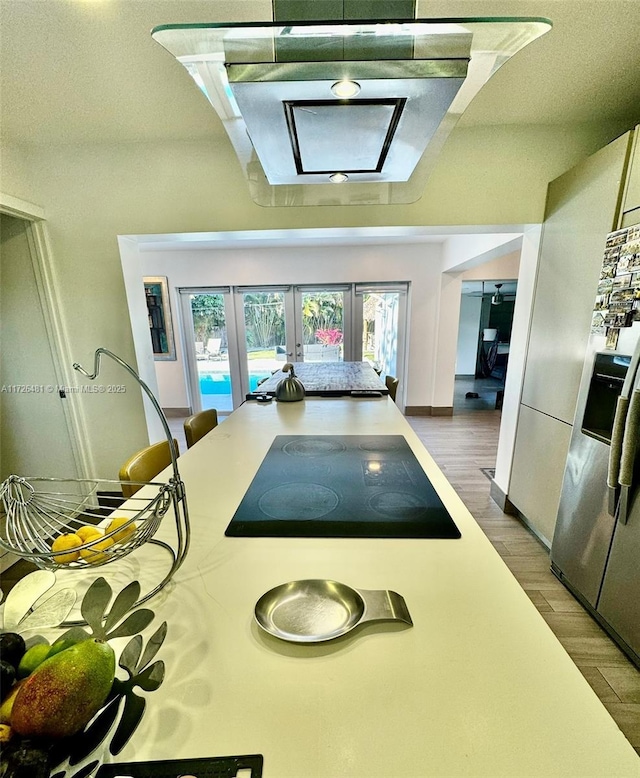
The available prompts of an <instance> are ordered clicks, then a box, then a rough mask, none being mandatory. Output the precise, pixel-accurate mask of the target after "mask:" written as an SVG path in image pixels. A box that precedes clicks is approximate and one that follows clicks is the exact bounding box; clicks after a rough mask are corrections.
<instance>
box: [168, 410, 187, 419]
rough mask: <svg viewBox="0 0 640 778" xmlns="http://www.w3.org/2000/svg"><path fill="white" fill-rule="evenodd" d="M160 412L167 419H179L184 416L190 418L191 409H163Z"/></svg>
mask: <svg viewBox="0 0 640 778" xmlns="http://www.w3.org/2000/svg"><path fill="white" fill-rule="evenodd" d="M162 412H163V413H164V415H165V416H166V417H167V419H181V418H183V417H184V416H191V413H192V411H191V408H163V409H162Z"/></svg>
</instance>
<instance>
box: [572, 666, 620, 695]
mask: <svg viewBox="0 0 640 778" xmlns="http://www.w3.org/2000/svg"><path fill="white" fill-rule="evenodd" d="M578 669H579V670H580V672H581V673H582V675H584V677H585V678H586V679H587V681H588V682H589V684H590V686H591V688H592V689H593V691H594V692H595V693H596V694H597V695H598V697H599V698H600V700H601V702H621V700H620V698H619V697H618V695H617V694H616V693H615V691H614V689H612V688H611V686H610V685H609V683H607V680H606V678H605V677H604V676H603V674H602V673H601V672H600V669H599V668H597V667H585V666H584V665H579V666H578Z"/></svg>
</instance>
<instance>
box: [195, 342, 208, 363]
mask: <svg viewBox="0 0 640 778" xmlns="http://www.w3.org/2000/svg"><path fill="white" fill-rule="evenodd" d="M206 358H207V355H206V353H205V350H204V343H203V342H202V341H201V340H196V359H206Z"/></svg>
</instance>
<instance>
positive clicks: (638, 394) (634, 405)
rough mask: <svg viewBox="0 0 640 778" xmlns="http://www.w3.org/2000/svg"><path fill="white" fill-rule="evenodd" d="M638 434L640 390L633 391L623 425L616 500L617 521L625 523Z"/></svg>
mask: <svg viewBox="0 0 640 778" xmlns="http://www.w3.org/2000/svg"><path fill="white" fill-rule="evenodd" d="M639 434H640V389H635V390H634V392H633V395H632V396H631V402H630V403H629V412H628V413H627V423H626V425H625V431H624V439H623V441H622V456H621V457H620V476H619V479H618V480H619V482H620V499H619V500H618V511H617V516H618V521H619V522H620V523H621V524H626V523H627V515H628V512H629V492H630V490H631V487H632V486H633V471H634V467H635V461H636V451H637V449H638V435H639Z"/></svg>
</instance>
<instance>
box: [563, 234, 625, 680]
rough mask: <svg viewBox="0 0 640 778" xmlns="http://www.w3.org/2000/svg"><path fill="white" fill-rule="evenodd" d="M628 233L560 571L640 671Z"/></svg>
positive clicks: (596, 356)
mask: <svg viewBox="0 0 640 778" xmlns="http://www.w3.org/2000/svg"><path fill="white" fill-rule="evenodd" d="M629 229H630V230H631V232H624V231H617V232H616V233H612V234H611V235H610V236H608V239H607V249H605V256H604V260H603V270H602V275H601V279H600V284H599V287H598V293H597V295H596V307H595V309H594V325H593V328H592V333H593V334H592V337H591V339H590V341H589V346H588V349H587V352H588V353H587V358H586V361H585V365H584V370H583V374H582V380H581V384H580V391H579V395H578V403H577V406H576V414H575V418H574V425H573V432H572V436H571V442H570V445H569V453H568V456H567V462H566V466H565V471H564V480H563V486H562V494H561V498H560V505H559V509H558V516H557V521H556V528H555V533H554V537H553V543H552V547H551V568H552V570H553V572H554V573H555V574H556V575H557V577H558V578H559V579H560V580H561V581H562V582H563V583H564V584H565V585H566V586H567V588H568V589H569V590H570V591H571V592H572V593H573V594H574V595H576V597H577V598H578V599H579V600H580V601H581V602H582V604H583V605H585V607H586V608H587V609H588V610H589V611H590V612H591V613H592V615H593V616H594V617H595V618H596V619H597V620H598V621H599V622H600V624H601V625H602V626H603V627H604V628H605V629H606V630H607V632H609V634H610V635H611V636H612V637H613V638H614V639H615V640H616V641H617V642H618V644H619V645H620V646H621V648H622V649H623V650H624V651H625V652H626V653H627V654H628V655H629V657H630V658H631V659H632V660H633V661H634V662H635V663H636V664H637V665H638V666H640V488H639V487H640V456H638V457H636V452H637V448H638V441H639V439H640V369H639V365H640V335H639V333H640V322H639V321H635V319H636V316H637V315H638V313H640V311H638V304H639V301H640V227H635V228H629ZM623 232H624V234H622V233H623ZM629 235H631V236H632V238H634V237H635V236H637V237H638V241H637V243H636V242H634V241H633V240H632V241H631V242H629V241H628V240H626V238H627V237H628V236H629ZM621 236H622V237H623V238H624V239H625V241H626V242H624V243H621V242H620V241H621ZM616 239H617V240H618V246H619V247H622V250H623V253H622V254H621V253H620V250H618V252H617V253H616V252H612V251H610V250H609V249H610V248H611V247H610V246H609V244H610V243H615V240H616ZM625 247H626V248H625ZM632 249H637V251H635V250H632ZM625 251H626V253H624V252H625ZM623 292H624V293H623ZM636 298H638V299H636ZM636 311H638V313H637V312H636ZM614 325H615V326H614Z"/></svg>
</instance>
